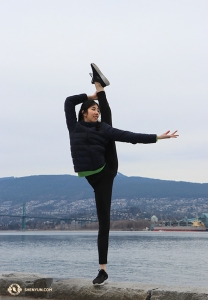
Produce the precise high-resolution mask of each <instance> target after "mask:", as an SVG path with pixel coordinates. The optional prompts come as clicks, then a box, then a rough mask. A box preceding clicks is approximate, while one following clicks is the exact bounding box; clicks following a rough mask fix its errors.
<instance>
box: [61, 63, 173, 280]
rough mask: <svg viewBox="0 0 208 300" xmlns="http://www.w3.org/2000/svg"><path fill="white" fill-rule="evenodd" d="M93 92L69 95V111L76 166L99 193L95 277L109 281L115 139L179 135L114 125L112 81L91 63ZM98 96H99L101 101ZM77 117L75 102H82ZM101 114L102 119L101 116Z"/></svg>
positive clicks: (140, 140)
mask: <svg viewBox="0 0 208 300" xmlns="http://www.w3.org/2000/svg"><path fill="white" fill-rule="evenodd" d="M91 68H92V74H91V73H90V75H91V76H92V84H94V85H95V89H96V92H95V93H94V94H93V95H90V96H87V95H86V94H80V95H75V96H71V97H68V98H66V101H65V115H66V123H67V127H68V130H69V136H70V144H71V155H72V160H73V164H74V170H75V172H76V173H78V176H79V177H85V178H86V179H87V181H88V182H89V184H90V185H91V186H92V188H93V190H94V193H95V202H96V209H97V217H98V222H99V232H98V239H97V245H98V256H99V264H100V270H99V273H98V275H97V277H96V278H95V279H94V280H93V284H95V285H103V284H105V283H106V282H107V279H108V274H107V272H106V264H107V254H108V240H109V230H110V207H111V196H112V188H113V181H114V178H115V176H116V174H117V170H118V159H117V152H116V145H115V141H119V142H125V143H132V144H137V143H143V144H149V143H156V141H157V140H158V139H167V138H177V137H178V134H177V131H174V132H173V133H171V134H170V131H167V132H165V133H164V134H162V135H159V136H157V135H156V134H141V133H133V132H130V131H123V130H119V129H116V128H113V127H112V117H111V109H110V107H109V104H108V101H107V99H106V94H105V91H104V87H106V86H108V85H109V84H110V83H109V81H108V79H107V78H106V77H105V76H104V75H103V73H102V72H101V71H100V69H99V68H98V67H97V66H96V65H95V64H91ZM94 100H98V102H99V105H98V104H97V102H95V101H94ZM81 103H82V105H81V108H80V111H79V113H78V121H77V118H76V112H75V106H76V105H78V104H81ZM100 114H101V122H99V121H98V118H99V116H100Z"/></svg>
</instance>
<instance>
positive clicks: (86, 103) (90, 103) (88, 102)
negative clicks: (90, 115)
mask: <svg viewBox="0 0 208 300" xmlns="http://www.w3.org/2000/svg"><path fill="white" fill-rule="evenodd" d="M93 105H97V106H98V108H99V109H100V107H99V105H98V104H97V103H96V102H95V101H94V100H86V101H84V102H83V103H82V106H81V108H80V110H79V113H78V122H80V121H82V120H84V118H83V111H84V113H87V110H88V108H90V107H91V106H93Z"/></svg>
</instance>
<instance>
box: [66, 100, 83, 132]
mask: <svg viewBox="0 0 208 300" xmlns="http://www.w3.org/2000/svg"><path fill="white" fill-rule="evenodd" d="M87 99H88V97H87V95H86V94H80V95H75V96H71V97H67V98H66V101H65V104H64V110H65V116H66V124H67V127H68V129H69V132H71V131H73V130H74V128H75V125H76V123H77V117H76V111H75V106H76V105H77V104H80V103H82V102H84V101H86V100H87Z"/></svg>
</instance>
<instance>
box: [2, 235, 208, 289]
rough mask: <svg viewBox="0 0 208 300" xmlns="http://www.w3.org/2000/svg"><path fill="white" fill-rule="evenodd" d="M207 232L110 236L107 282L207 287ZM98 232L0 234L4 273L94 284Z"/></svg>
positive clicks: (96, 265)
mask: <svg viewBox="0 0 208 300" xmlns="http://www.w3.org/2000/svg"><path fill="white" fill-rule="evenodd" d="M207 249H208V232H151V231H144V232H141V231H140V232H139V231H111V232H110V241H109V253H108V266H107V272H108V275H109V281H129V282H132V281H134V282H141V283H154V284H160V285H168V286H174V285H181V286H182V285H183V286H192V287H194V286H196V287H207V278H208V268H207V266H208V255H207ZM98 269H99V264H98V254H97V232H95V231H87V232H86V231H25V232H20V231H10V232H7V231H1V232H0V273H10V272H27V273H41V274H47V275H49V276H52V277H53V278H54V279H67V278H88V279H93V278H94V277H95V276H96V275H97V273H98Z"/></svg>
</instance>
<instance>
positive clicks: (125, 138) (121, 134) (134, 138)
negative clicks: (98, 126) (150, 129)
mask: <svg viewBox="0 0 208 300" xmlns="http://www.w3.org/2000/svg"><path fill="white" fill-rule="evenodd" d="M105 126H106V132H105V134H106V138H107V139H110V140H113V141H117V142H125V143H131V144H137V143H141V144H150V143H156V141H157V135H156V134H144V133H134V132H131V131H124V130H120V129H117V128H113V127H111V126H109V125H107V124H105Z"/></svg>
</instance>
